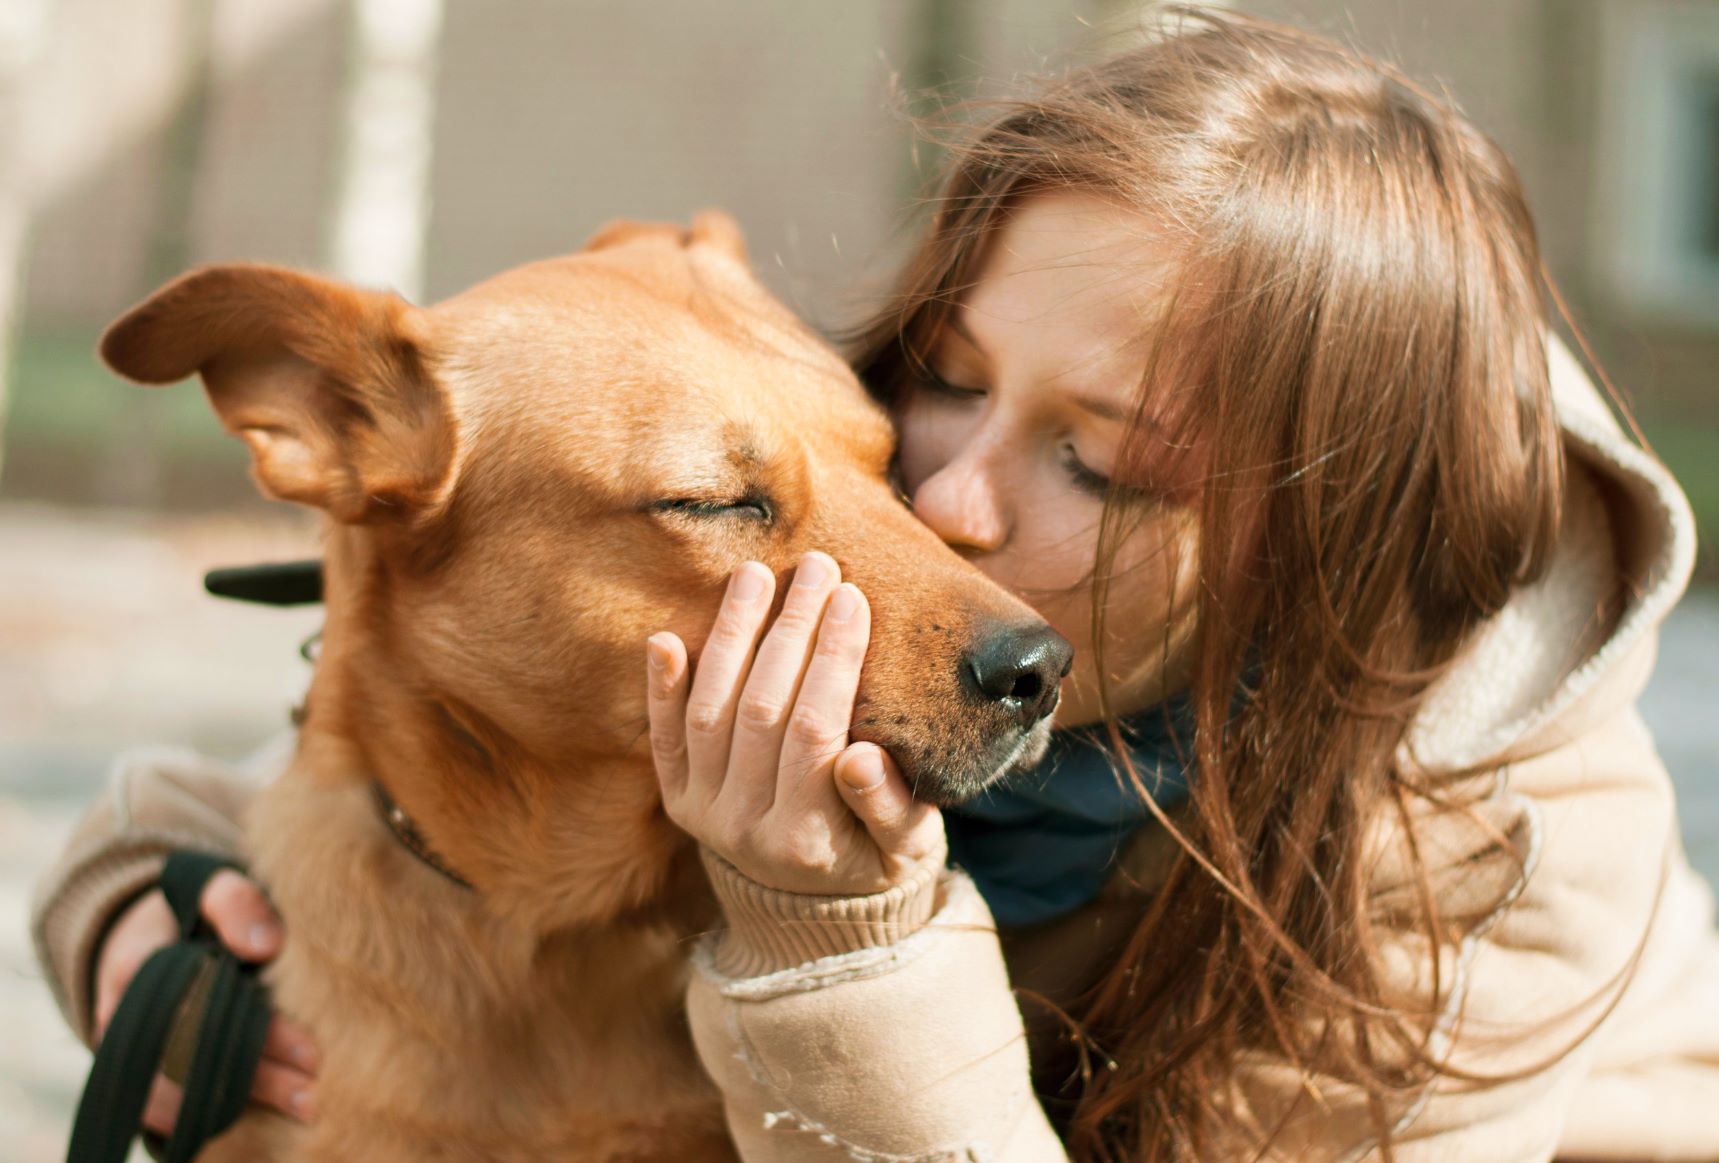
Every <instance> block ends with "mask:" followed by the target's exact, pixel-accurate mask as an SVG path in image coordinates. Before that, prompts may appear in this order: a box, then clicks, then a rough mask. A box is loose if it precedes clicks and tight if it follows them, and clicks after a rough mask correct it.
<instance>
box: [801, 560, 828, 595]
mask: <svg viewBox="0 0 1719 1163" xmlns="http://www.w3.org/2000/svg"><path fill="white" fill-rule="evenodd" d="M829 577H830V563H829V559H828V558H826V557H824V556H823V555H822V554H818V553H808V554H806V556H804V557H802V558H801V559H800V565H799V568H797V569H796V570H794V584H795V585H797V586H806V587H807V588H808V589H809V588H811V587H813V586H821V585H823V584H824V582H826V581H828V580H829Z"/></svg>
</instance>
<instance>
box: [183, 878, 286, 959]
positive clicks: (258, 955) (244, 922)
mask: <svg viewBox="0 0 1719 1163" xmlns="http://www.w3.org/2000/svg"><path fill="white" fill-rule="evenodd" d="M198 907H199V908H200V909H201V910H202V913H203V918H204V919H205V920H207V921H208V922H209V924H210V925H212V926H214V929H215V935H216V936H217V937H219V938H220V939H221V944H223V945H225V946H226V947H227V948H228V949H230V950H232V951H233V952H234V953H236V954H238V955H239V956H240V957H242V958H244V959H245V960H247V961H268V960H270V959H272V958H273V957H274V956H275V955H276V954H277V953H279V952H280V950H281V937H282V935H283V933H282V929H281V921H280V917H279V915H277V914H276V913H275V910H274V907H273V906H272V905H270V904H269V898H268V897H266V896H264V895H263V890H262V889H261V888H259V887H258V886H257V884H256V882H254V881H251V880H248V879H246V878H245V877H244V876H242V875H240V874H239V873H237V872H234V871H233V870H232V869H230V868H223V869H222V870H221V871H220V872H217V873H216V874H215V875H214V876H212V877H210V878H209V883H208V884H206V885H204V886H203V896H202V898H201V899H200V900H199V901H198Z"/></svg>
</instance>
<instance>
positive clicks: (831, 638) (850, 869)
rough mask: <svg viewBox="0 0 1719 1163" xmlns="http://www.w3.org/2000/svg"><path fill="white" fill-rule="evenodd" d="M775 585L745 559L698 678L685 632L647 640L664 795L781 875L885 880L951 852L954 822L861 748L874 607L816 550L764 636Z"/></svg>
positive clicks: (878, 751) (864, 886) (748, 859)
mask: <svg viewBox="0 0 1719 1163" xmlns="http://www.w3.org/2000/svg"><path fill="white" fill-rule="evenodd" d="M775 585H776V579H775V575H774V574H772V573H771V572H770V570H769V569H768V568H767V567H765V566H764V565H761V564H759V563H758V562H755V561H750V562H747V563H746V564H744V565H742V566H741V567H740V568H739V569H737V570H735V571H734V576H733V577H732V578H731V579H729V584H728V593H727V596H726V597H725V598H724V599H723V602H722V609H721V610H720V611H719V612H718V613H717V615H716V623H715V625H714V626H712V627H711V631H710V637H709V638H708V639H707V640H706V642H705V647H704V653H703V654H702V655H701V656H700V658H699V660H698V673H697V675H696V676H692V677H691V680H690V682H689V676H688V666H687V656H686V644H685V643H684V642H682V641H681V640H680V639H679V638H678V637H676V636H675V635H673V634H669V633H662V634H657V635H654V636H653V637H652V638H651V639H650V641H649V642H648V643H647V644H646V645H647V656H648V671H649V683H650V719H651V748H652V751H653V752H654V754H655V757H656V767H657V778H658V779H659V780H660V781H661V782H662V791H663V804H664V806H665V808H666V809H667V811H668V814H669V818H670V819H672V820H673V821H674V822H675V823H676V824H678V825H680V827H681V828H682V829H684V830H685V831H686V832H688V833H689V834H691V835H692V836H693V837H694V838H695V839H697V840H698V841H699V842H700V843H702V844H704V845H705V846H706V847H708V848H710V849H711V850H712V851H714V852H715V853H716V854H717V855H719V856H721V857H722V858H723V859H724V860H727V861H728V862H729V863H730V864H732V865H734V866H735V867H736V868H738V869H739V870H740V871H741V872H743V873H745V874H746V875H747V876H749V877H751V878H752V879H753V880H755V881H757V882H758V883H759V884H762V885H765V886H766V887H769V888H776V889H782V890H784V891H787V892H798V893H816V894H825V895H836V896H857V895H861V894H866V893H875V892H882V891H883V890H884V889H887V888H889V887H890V886H891V885H893V884H895V883H897V882H898V881H901V880H904V879H906V878H907V877H908V876H909V875H910V874H911V873H912V872H913V871H914V870H915V868H916V867H918V866H919V865H920V864H922V863H923V862H924V861H926V860H930V859H941V857H942V853H943V847H944V842H943V818H942V816H941V815H940V814H939V813H938V811H937V809H936V808H934V807H931V806H930V805H927V804H921V803H916V802H915V801H914V800H913V797H912V795H911V794H910V792H909V790H908V787H907V781H906V780H905V779H903V778H902V776H901V772H900V771H898V770H897V769H896V766H895V763H894V762H893V761H892V760H891V759H890V758H889V756H888V755H887V754H885V753H884V751H883V749H882V748H880V747H877V746H876V745H874V744H871V743H855V744H853V745H852V746H849V745H848V724H849V723H850V722H851V721H852V719H853V707H854V695H855V693H856V691H857V690H858V688H859V675H860V665H861V663H862V662H863V661H864V660H865V651H866V643H867V642H868V641H869V640H870V637H871V611H870V608H869V607H868V606H867V605H866V600H865V596H864V595H863V594H861V593H860V592H859V590H858V589H857V588H856V587H854V586H853V585H851V584H848V583H843V582H842V580H841V569H840V567H838V566H837V565H836V563H835V560H834V559H833V558H831V557H830V556H828V555H827V554H823V553H808V554H807V555H806V556H805V557H803V558H801V560H800V565H799V568H798V569H796V570H795V571H794V583H793V585H792V586H791V587H790V588H789V591H788V595H787V597H786V599H785V600H784V602H783V605H782V612H781V614H779V615H778V616H777V618H776V622H775V624H774V625H773V626H771V627H770V631H769V633H768V634H765V633H764V629H765V623H766V621H767V620H768V618H769V614H770V606H771V600H772V596H773V592H774V590H775ZM760 636H762V638H763V641H762V643H760V641H759V639H760Z"/></svg>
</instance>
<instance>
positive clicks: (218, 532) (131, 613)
mask: <svg viewBox="0 0 1719 1163" xmlns="http://www.w3.org/2000/svg"><path fill="white" fill-rule="evenodd" d="M316 552H317V549H316V542H315V537H314V531H313V526H312V524H311V523H310V521H309V520H308V519H306V518H304V517H301V516H299V515H298V514H296V513H290V512H286V511H282V512H280V513H278V514H276V513H272V512H270V513H262V514H258V513H256V512H252V513H247V514H244V515H227V516H215V517H197V518H186V517H178V518H164V517H154V516H126V515H115V514H112V513H93V512H90V511H88V510H65V509H56V508H51V507H44V506H32V505H23V504H0V1163H48V1161H50V1160H59V1159H62V1158H64V1153H65V1134H66V1129H67V1127H68V1126H69V1125H70V1119H71V1111H72V1108H73V1107H74V1106H75V1104H76V1100H77V1094H78V1089H79V1087H80V1086H81V1085H82V1079H83V1075H84V1072H85V1071H86V1070H87V1069H88V1062H89V1056H88V1054H87V1053H86V1052H85V1051H84V1049H83V1048H82V1046H80V1045H79V1044H78V1043H77V1042H76V1041H75V1040H74V1039H73V1038H72V1036H71V1035H70V1034H69V1033H68V1032H67V1031H66V1029H65V1026H64V1025H63V1023H62V1022H61V1020H60V1017H59V1014H58V1012H57V1011H56V1010H55V1009H54V1006H53V1004H52V1002H51V1001H50V999H49V996H48V991H47V988H46V986H45V985H43V983H42V981H41V978H40V972H39V970H38V969H37V968H36V964H35V958H34V955H33V954H32V953H31V951H30V948H29V936H28V932H27V917H28V911H29V892H30V887H31V884H32V882H33V880H34V878H35V876H36V875H37V874H38V872H39V871H40V870H41V869H42V868H43V867H44V866H46V865H47V864H48V863H50V862H51V861H52V860H53V858H54V856H55V854H56V853H57V852H58V850H59V848H60V846H61V844H62V843H63V842H64V840H65V837H66V835H67V833H68V831H69V830H70V828H71V826H72V823H73V822H74V821H75V819H76V818H77V815H78V813H79V812H80V811H81V810H82V807H83V805H85V804H86V803H87V802H88V801H89V799H90V798H91V797H92V796H93V795H94V794H95V791H96V789H97V788H98V787H99V786H100V785H101V782H102V779H103V776H104V773H105V770H106V767H107V764H108V761H109V760H110V758H111V757H112V756H113V755H114V753H115V752H117V751H120V750H122V749H124V748H126V747H131V746H136V745H139V744H146V743H162V742H171V743H177V744H183V745H186V746H190V747H193V748H197V749H199V750H201V751H204V752H206V753H209V754H213V755H217V756H222V757H226V758H238V757H240V756H242V755H244V754H246V753H247V752H249V751H250V750H251V749H252V748H254V747H255V746H256V745H257V744H259V743H260V742H262V741H263V740H264V739H266V738H267V737H269V736H270V735H272V734H273V733H275V732H277V731H279V730H280V729H281V728H282V727H283V726H284V725H285V723H286V716H287V712H288V709H289V708H290V707H291V705H292V703H293V701H294V700H295V699H296V698H297V697H298V695H299V694H300V693H301V691H302V689H303V687H304V684H305V682H306V681H307V679H308V676H309V670H308V667H306V665H305V664H304V663H303V662H302V661H301V660H300V659H299V657H298V647H299V644H300V643H301V642H302V641H303V640H304V639H305V638H307V637H308V636H309V635H310V634H312V633H313V632H314V631H315V629H316V626H317V622H318V614H317V612H316V611H315V610H298V611H283V610H271V609H265V608H262V607H256V606H244V605H238V604H234V603H230V602H221V601H216V600H214V599H211V598H208V597H206V596H205V595H204V594H203V593H202V589H201V577H202V574H203V572H204V571H205V570H207V569H209V568H212V567H215V566H219V565H232V564H242V563H248V562H253V561H262V560H287V559H292V558H297V557H308V556H314V555H315V554H316ZM1716 698H1719V594H1712V593H1703V594H1696V595H1692V596H1691V597H1690V598H1689V599H1686V600H1685V602H1684V604H1683V605H1682V606H1681V607H1679V609H1678V610H1677V611H1676V612H1675V613H1674V614H1673V615H1672V618H1671V621H1670V623H1669V625H1668V626H1667V629H1666V632H1665V633H1664V634H1663V636H1662V645H1661V651H1660V661H1659V667H1658V669H1657V671H1656V672H1655V676H1654V679H1653V683H1652V685H1651V686H1650V687H1649V689H1648V692H1647V694H1646V696H1645V698H1644V702H1643V713H1644V715H1645V716H1646V717H1647V720H1648V722H1649V724H1650V725H1651V726H1652V727H1653V728H1654V731H1655V735H1656V738H1657V740H1658V743H1659V746H1660V750H1661V753H1662V755H1663V756H1664V758H1665V761H1666V764H1667V766H1668V767H1669V768H1670V769H1671V773H1672V777H1673V779H1674V781H1675V782H1676V783H1677V786H1678V793H1679V798H1680V810H1681V814H1682V822H1683V827H1684V834H1685V841H1686V843H1687V845H1688V848H1689V851H1690V856H1691V859H1692V860H1693V861H1694V863H1695V865H1696V867H1697V868H1699V869H1701V870H1702V871H1703V872H1704V873H1705V875H1706V876H1707V877H1708V878H1709V879H1710V880H1713V881H1715V882H1719V703H1716ZM138 1158H140V1159H141V1158H142V1156H141V1155H139V1156H138Z"/></svg>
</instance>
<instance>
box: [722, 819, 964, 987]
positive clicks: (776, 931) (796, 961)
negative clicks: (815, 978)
mask: <svg viewBox="0 0 1719 1163" xmlns="http://www.w3.org/2000/svg"><path fill="white" fill-rule="evenodd" d="M699 855H700V856H701V857H702V858H703V860H704V868H705V872H706V873H708V874H709V876H710V884H711V887H712V888H713V889H714V890H715V892H716V899H717V902H718V903H719V904H720V905H721V906H722V913H723V916H724V917H725V918H726V919H727V921H728V928H727V931H726V932H724V933H723V934H722V938H721V940H720V941H718V943H717V947H716V952H715V968H716V970H717V972H718V973H721V974H723V975H724V976H727V977H758V976H761V975H762V974H766V973H774V972H776V971H778V970H782V969H792V968H794V967H795V966H798V965H804V964H806V963H807V962H809V961H816V960H818V959H819V958H821V957H831V956H834V955H836V954H840V953H852V952H853V951H855V950H856V949H870V948H873V947H875V946H880V945H893V944H895V943H896V942H897V941H900V940H901V939H902V938H903V937H906V936H908V935H910V934H912V933H915V932H918V931H919V930H920V929H923V928H924V927H925V924H926V922H927V921H929V920H930V919H931V915H932V914H933V913H935V912H936V911H937V876H938V873H940V872H941V871H942V870H943V857H942V855H941V854H939V855H938V856H937V858H936V859H927V860H926V861H924V862H922V863H921V864H920V866H919V868H918V869H917V870H916V871H915V872H914V874H913V875H912V876H911V877H910V878H908V879H907V880H904V881H902V882H901V883H900V884H897V885H895V886H894V887H893V888H889V889H886V890H885V891H883V892H879V893H873V894H871V895H870V896H811V895H806V894H803V893H793V892H782V891H780V890H778V889H773V888H766V887H764V886H763V885H761V884H759V883H758V882H757V881H755V880H753V879H752V878H751V877H749V876H747V875H746V874H745V873H743V872H741V871H740V870H739V869H738V868H735V867H734V865H732V864H730V863H728V861H726V860H724V859H723V858H722V857H720V856H718V855H716V853H714V852H712V851H711V850H710V849H708V848H704V847H700V849H699Z"/></svg>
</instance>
